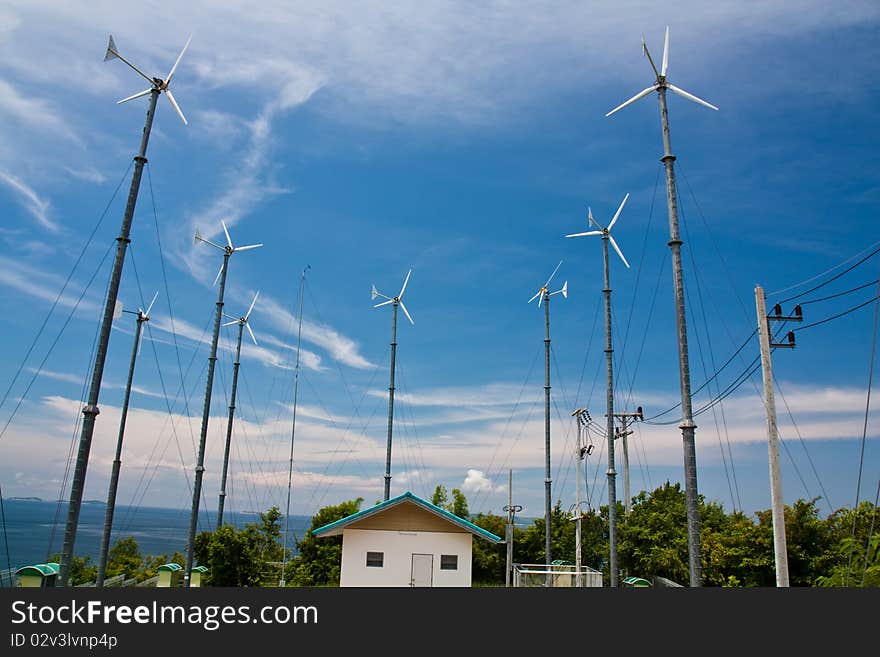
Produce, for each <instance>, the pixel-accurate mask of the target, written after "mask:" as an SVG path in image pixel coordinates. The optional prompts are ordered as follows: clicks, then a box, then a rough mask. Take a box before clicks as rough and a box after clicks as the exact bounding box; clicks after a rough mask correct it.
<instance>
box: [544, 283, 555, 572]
mask: <svg viewBox="0 0 880 657" xmlns="http://www.w3.org/2000/svg"><path fill="white" fill-rule="evenodd" d="M550 483H551V480H550V293H549V292H544V557H545V558H544V562H545V563H546V565H547V571H548V577H547V585H548V586H553V579H552V577H551V575H552V573H550V564H551V562H552V556H551V554H550V543H551V541H550V535H551V532H550V517H551V514H550V512H551V493H550Z"/></svg>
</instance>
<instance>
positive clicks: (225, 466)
mask: <svg viewBox="0 0 880 657" xmlns="http://www.w3.org/2000/svg"><path fill="white" fill-rule="evenodd" d="M242 333H244V322H243V321H241V320H239V322H238V342H236V345H235V362H234V363H233V364H232V393H231V395H230V398H229V418H228V419H227V420H226V448H225V449H224V450H223V472H222V474H221V475H220V501H219V503H218V506H217V529H220V528H221V527H222V526H223V506H224V504H225V502H226V473H227V472H228V469H229V447H230V445H231V444H232V420H233V418H234V417H235V393H236V391H237V390H238V368H239V365H241V336H242Z"/></svg>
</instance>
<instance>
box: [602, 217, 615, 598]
mask: <svg viewBox="0 0 880 657" xmlns="http://www.w3.org/2000/svg"><path fill="white" fill-rule="evenodd" d="M602 258H603V264H604V268H605V289H604V290H602V294H603V295H604V296H605V369H606V383H607V388H606V392H605V395H606V396H605V419H606V429H605V431H606V432H607V436H608V438H607V440H608V471H607V473H606V474H607V475H608V552H609V558H608V571H609V572H608V577H609V584H610V585H611V586H617V580H618V572H617V480H616V477H617V472H616V471H615V470H614V358H613V355H614V349H613V347H612V342H611V276H610V273H609V267H608V233H607V232H606V233H604V234H603V235H602Z"/></svg>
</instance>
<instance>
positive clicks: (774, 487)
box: [755, 285, 788, 587]
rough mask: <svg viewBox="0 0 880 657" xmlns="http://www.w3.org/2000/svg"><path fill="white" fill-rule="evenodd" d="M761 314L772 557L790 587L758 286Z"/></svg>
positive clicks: (766, 330)
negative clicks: (771, 520) (771, 512)
mask: <svg viewBox="0 0 880 657" xmlns="http://www.w3.org/2000/svg"><path fill="white" fill-rule="evenodd" d="M755 308H756V310H757V311H758V342H759V344H760V347H761V371H762V373H763V376H764V409H765V410H766V412H767V449H768V452H769V455H770V498H771V504H772V509H773V555H774V560H775V563H776V586H779V587H784V586H788V550H787V546H786V542H785V508H784V506H783V504H784V502H783V497H782V479H781V478H780V476H779V433H778V431H777V428H776V397H775V395H774V393H773V364H772V362H771V360H770V327H769V323H768V320H767V314H766V310H765V301H764V288H762V287H761V286H758V285H756V286H755Z"/></svg>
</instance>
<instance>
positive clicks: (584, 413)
mask: <svg viewBox="0 0 880 657" xmlns="http://www.w3.org/2000/svg"><path fill="white" fill-rule="evenodd" d="M571 414H572V416H574V418H575V426H576V427H577V445H576V447H575V450H576V452H575V455H576V456H577V459H578V462H585V457H586V456H587V455H588V454H590V453H591V452H592V451H593V446H592V445H589V446H586V445H584V441H583V440H582V431H583V429H584V428H586V426H587V424H588V423H589V422H590V421H591V418H590V412H589V411H588V410H587V409H586V408H578V409H576V410H574V411H572V413H571ZM579 469H580V468H579ZM584 483H585V484H586V479H585V480H584ZM583 517H584V513H583V511H581V476H580V472H578V474H577V476H576V477H575V505H574V508H573V516H572V518H571V519H572V520H574V521H575V523H576V524H575V541H574V558H575V567H576V570H577V575H576V580H575V584H576V586H578V587H581V586H583V574H582V573H581V566H582V562H583V558H582V554H581V553H582V552H583V541H582V532H581V525H582V520H583Z"/></svg>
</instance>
